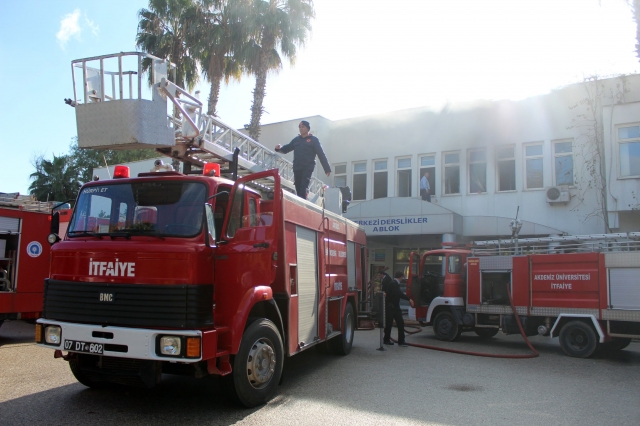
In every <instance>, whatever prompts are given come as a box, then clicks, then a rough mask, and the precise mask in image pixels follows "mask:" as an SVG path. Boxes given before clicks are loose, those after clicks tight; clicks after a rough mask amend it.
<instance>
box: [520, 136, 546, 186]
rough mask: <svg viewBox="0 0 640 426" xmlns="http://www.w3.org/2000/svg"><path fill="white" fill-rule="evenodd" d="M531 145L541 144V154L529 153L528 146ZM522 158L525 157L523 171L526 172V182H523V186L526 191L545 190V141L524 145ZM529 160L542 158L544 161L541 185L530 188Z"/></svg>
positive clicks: (542, 161)
mask: <svg viewBox="0 0 640 426" xmlns="http://www.w3.org/2000/svg"><path fill="white" fill-rule="evenodd" d="M530 146H540V154H535V155H527V148H528V147H530ZM522 158H523V163H524V165H523V167H522V169H523V172H524V182H523V183H522V187H523V188H524V190H525V191H542V190H544V174H545V172H544V170H545V165H544V142H542V141H540V142H528V143H525V144H523V145H522ZM527 160H540V161H541V163H542V183H541V185H540V187H531V188H529V186H528V182H529V178H528V171H529V169H528V167H527Z"/></svg>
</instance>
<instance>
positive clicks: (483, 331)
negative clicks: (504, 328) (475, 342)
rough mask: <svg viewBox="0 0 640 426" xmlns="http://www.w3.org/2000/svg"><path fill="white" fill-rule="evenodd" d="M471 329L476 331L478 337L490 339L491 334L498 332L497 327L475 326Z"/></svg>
mask: <svg viewBox="0 0 640 426" xmlns="http://www.w3.org/2000/svg"><path fill="white" fill-rule="evenodd" d="M473 331H475V332H476V334H477V335H478V337H479V338H481V339H483V340H484V339H491V338H492V337H493V336H495V335H496V334H498V331H499V330H498V329H497V328H485V327H477V328H474V329H473Z"/></svg>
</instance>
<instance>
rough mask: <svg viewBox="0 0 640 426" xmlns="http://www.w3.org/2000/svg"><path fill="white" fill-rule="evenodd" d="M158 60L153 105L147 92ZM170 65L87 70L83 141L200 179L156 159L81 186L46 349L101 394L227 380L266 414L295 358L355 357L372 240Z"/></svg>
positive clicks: (102, 61)
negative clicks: (302, 185)
mask: <svg viewBox="0 0 640 426" xmlns="http://www.w3.org/2000/svg"><path fill="white" fill-rule="evenodd" d="M132 58H133V59H134V60H135V61H136V62H135V65H134V66H133V71H127V69H126V61H127V60H130V59H132ZM145 60H149V61H150V62H151V64H152V65H151V70H150V72H151V79H152V81H153V82H154V83H153V86H152V89H151V92H152V93H151V94H150V96H151V99H150V100H149V99H145V98H144V96H141V94H142V92H143V89H144V90H146V88H145V85H146V82H147V81H148V80H147V77H146V76H143V74H144V73H143V72H142V69H143V61H145ZM109 61H116V64H117V65H116V70H115V71H112V72H111V71H107V70H106V69H107V63H108V62H109ZM92 63H95V64H96V65H93V66H92V65H91V64H92ZM168 66H169V64H168V63H166V62H164V61H161V60H159V59H157V58H153V57H150V56H149V55H145V54H141V53H138V52H136V53H121V54H116V55H106V56H103V57H97V58H88V59H82V60H78V61H74V62H73V64H72V67H73V69H74V70H80V72H81V74H82V76H81V77H80V78H79V80H81V81H82V84H81V86H80V87H82V91H83V92H84V93H83V95H81V98H82V99H78V97H76V99H74V100H73V101H71V100H69V101H68V103H70V104H72V105H73V106H75V108H76V116H77V121H78V143H79V145H80V146H84V147H89V146H91V147H104V148H107V147H108V148H123V149H128V148H132V147H135V148H138V147H140V146H147V147H148V146H149V145H151V146H154V145H155V147H156V149H158V151H159V152H161V153H164V154H166V155H168V156H171V157H173V158H174V159H177V160H179V161H182V162H184V163H185V165H188V166H198V168H201V170H200V171H198V172H195V171H191V167H185V173H178V172H175V171H171V167H169V166H165V165H164V164H162V163H161V162H157V165H156V167H155V169H154V170H157V171H153V172H149V173H141V174H139V175H137V176H129V169H128V168H127V167H125V166H118V167H116V168H115V171H114V174H113V178H112V179H109V180H99V181H94V182H90V183H87V184H86V185H84V186H83V187H82V188H81V190H80V193H79V195H78V198H77V202H76V206H75V209H74V212H73V216H72V219H71V222H70V224H69V228H68V231H67V233H66V235H63V234H60V238H61V239H62V240H61V241H59V242H56V243H55V244H54V245H53V246H52V248H51V271H50V275H49V278H48V279H47V280H46V284H45V295H44V308H43V318H42V319H40V320H39V321H38V325H37V329H36V341H37V342H38V344H39V345H41V346H44V347H47V348H51V349H54V350H55V356H56V357H63V358H64V359H65V360H67V361H68V362H69V365H70V368H71V371H72V372H73V374H74V375H75V377H76V378H77V379H78V381H79V382H81V383H82V384H84V385H87V386H90V387H97V386H102V385H104V384H105V383H108V382H115V383H120V384H128V385H141V386H147V387H150V386H153V385H154V384H155V383H156V382H157V381H158V380H159V378H160V375H161V374H162V373H169V374H183V375H191V376H194V377H204V376H207V375H220V376H223V377H222V378H223V381H224V383H225V384H226V385H227V387H228V389H229V391H230V394H231V395H232V396H233V397H234V399H236V400H238V401H239V402H240V403H242V404H244V405H246V406H249V407H251V406H256V405H259V404H262V403H264V402H265V401H267V400H268V399H269V398H271V397H272V396H273V395H274V392H275V390H276V387H277V385H278V383H279V381H280V377H281V374H282V368H283V361H284V358H285V357H287V356H292V355H295V354H298V353H300V352H302V351H305V350H307V349H309V348H311V347H316V348H317V349H319V350H321V351H322V352H325V351H327V352H333V353H336V354H348V353H349V352H350V350H351V346H352V342H353V337H354V331H355V330H356V328H357V315H358V312H357V309H358V306H359V302H360V298H361V297H363V296H362V293H361V292H362V289H363V287H362V283H363V282H364V281H365V273H366V267H365V266H366V250H365V243H366V237H365V233H364V231H363V229H362V228H361V227H359V226H358V225H357V224H355V223H354V222H351V221H349V220H347V219H345V218H343V217H342V216H341V215H340V214H338V213H333V212H330V211H328V210H325V209H324V208H323V207H322V206H320V205H318V204H316V203H314V202H311V201H307V200H303V199H301V198H298V197H297V196H295V195H293V194H292V193H291V192H290V191H291V190H292V189H293V182H292V179H291V177H292V174H291V173H290V172H291V164H290V163H288V162H286V161H285V160H283V159H281V158H280V157H278V156H277V155H276V154H275V153H273V152H271V151H269V150H267V149H266V148H264V147H262V146H260V145H259V144H258V143H257V142H255V141H252V140H251V139H249V138H248V137H246V136H244V135H242V134H240V133H238V132H237V131H235V130H233V129H231V128H229V127H228V126H226V125H224V124H223V123H221V122H220V121H219V120H217V119H216V118H214V117H210V116H206V115H203V114H201V104H200V102H199V101H198V100H197V99H196V98H194V97H192V96H191V95H189V94H188V93H187V92H185V91H184V90H182V89H180V88H179V87H176V86H175V85H173V84H172V83H170V82H168V81H167V80H166V78H165V77H166V74H167V72H168ZM133 76H135V78H134V77H133ZM123 82H124V83H123ZM108 84H112V85H114V86H113V87H112V89H113V90H112V91H111V92H109V90H108V89H109V87H108ZM127 86H128V87H129V93H128V95H129V96H127V95H125V96H123V91H125V92H126V88H127ZM132 87H133V89H132ZM74 89H75V87H74ZM107 92H109V93H107ZM136 92H137V93H136ZM177 94H179V95H180V97H178V96H177ZM167 99H169V100H170V101H171V103H169V104H168V103H167ZM82 100H84V101H82ZM171 104H173V106H175V107H176V109H177V110H178V112H171V111H168V107H167V105H169V106H171ZM274 165H275V166H276V167H277V168H274ZM221 167H223V168H222V169H221ZM194 169H195V167H194ZM221 173H222V174H226V175H228V176H229V175H230V176H231V177H232V179H228V178H224V177H222V176H221ZM314 188H316V189H314ZM317 188H322V185H321V184H318V183H317V182H316V186H315V187H314V186H312V193H311V194H310V197H309V198H310V199H311V200H314V199H316V200H319V199H320V198H319V197H318V189H317Z"/></svg>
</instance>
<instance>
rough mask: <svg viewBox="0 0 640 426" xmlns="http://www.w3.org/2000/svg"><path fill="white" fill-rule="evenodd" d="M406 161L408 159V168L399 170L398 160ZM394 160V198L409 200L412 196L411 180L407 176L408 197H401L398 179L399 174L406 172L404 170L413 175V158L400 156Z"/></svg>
mask: <svg viewBox="0 0 640 426" xmlns="http://www.w3.org/2000/svg"><path fill="white" fill-rule="evenodd" d="M406 159H408V160H409V162H410V165H409V167H403V168H400V166H399V164H398V163H399V162H400V160H406ZM395 160H396V161H395V166H396V197H400V198H411V197H412V196H413V178H412V177H411V176H409V180H408V182H409V195H406V196H401V195H400V179H399V176H400V172H401V171H406V170H409V172H410V173H411V174H412V175H413V173H412V172H413V156H412V155H403V156H400V157H396V159H395Z"/></svg>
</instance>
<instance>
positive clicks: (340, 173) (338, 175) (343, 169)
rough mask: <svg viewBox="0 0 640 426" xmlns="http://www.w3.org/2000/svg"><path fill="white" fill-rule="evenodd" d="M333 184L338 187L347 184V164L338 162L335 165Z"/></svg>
mask: <svg viewBox="0 0 640 426" xmlns="http://www.w3.org/2000/svg"><path fill="white" fill-rule="evenodd" d="M333 171H334V175H333V186H335V187H336V188H340V187H342V186H347V165H346V164H338V165H335V166H333Z"/></svg>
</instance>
